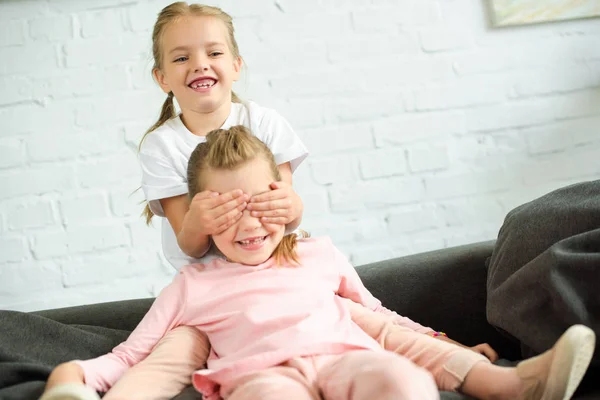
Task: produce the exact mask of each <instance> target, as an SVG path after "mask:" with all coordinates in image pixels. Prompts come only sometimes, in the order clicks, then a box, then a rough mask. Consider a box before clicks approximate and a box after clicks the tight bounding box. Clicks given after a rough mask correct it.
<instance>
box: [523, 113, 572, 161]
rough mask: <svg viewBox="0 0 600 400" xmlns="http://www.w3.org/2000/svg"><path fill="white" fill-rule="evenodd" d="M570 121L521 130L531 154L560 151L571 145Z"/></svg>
mask: <svg viewBox="0 0 600 400" xmlns="http://www.w3.org/2000/svg"><path fill="white" fill-rule="evenodd" d="M569 124H571V121H567V122H565V123H558V124H553V125H544V126H540V127H534V128H527V129H523V130H522V134H523V135H524V136H525V141H526V143H527V150H528V152H529V154H531V155H537V154H544V153H552V152H556V151H562V150H565V149H566V148H568V147H570V146H571V142H572V139H571V130H570V129H569Z"/></svg>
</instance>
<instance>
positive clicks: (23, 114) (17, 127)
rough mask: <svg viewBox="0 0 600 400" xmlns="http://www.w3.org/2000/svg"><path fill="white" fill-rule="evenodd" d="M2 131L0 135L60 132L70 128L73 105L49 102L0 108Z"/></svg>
mask: <svg viewBox="0 0 600 400" xmlns="http://www.w3.org/2000/svg"><path fill="white" fill-rule="evenodd" d="M33 116H35V117H33ZM0 121H2V128H3V129H2V131H1V132H0V136H14V135H18V134H21V133H31V132H35V133H38V132H43V133H44V134H46V135H47V134H49V133H50V132H52V133H54V132H61V131H64V130H68V129H71V128H72V127H73V122H74V121H75V114H74V113H73V106H72V105H71V104H69V103H55V102H54V103H50V104H48V105H46V106H38V105H19V106H14V107H10V108H4V109H0Z"/></svg>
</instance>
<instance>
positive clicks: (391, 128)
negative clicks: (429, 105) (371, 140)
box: [373, 112, 465, 147]
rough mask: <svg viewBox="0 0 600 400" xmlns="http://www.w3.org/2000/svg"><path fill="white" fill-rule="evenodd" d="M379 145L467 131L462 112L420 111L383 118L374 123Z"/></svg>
mask: <svg viewBox="0 0 600 400" xmlns="http://www.w3.org/2000/svg"><path fill="white" fill-rule="evenodd" d="M373 128H374V133H375V139H376V140H377V146H379V147H383V146H386V145H388V144H404V143H410V142H418V141H424V140H430V139H432V138H436V137H443V136H446V135H453V134H461V133H463V132H464V131H465V117H464V115H463V114H462V113H459V112H456V113H450V112H448V113H419V114H407V115H403V116H398V117H392V118H385V119H381V120H379V121H377V122H375V123H374V124H373Z"/></svg>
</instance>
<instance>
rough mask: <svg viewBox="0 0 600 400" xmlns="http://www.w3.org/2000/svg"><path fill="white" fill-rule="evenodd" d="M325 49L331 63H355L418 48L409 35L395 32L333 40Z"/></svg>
mask: <svg viewBox="0 0 600 400" xmlns="http://www.w3.org/2000/svg"><path fill="white" fill-rule="evenodd" d="M327 51H328V53H329V59H330V61H331V62H333V63H347V62H351V63H356V62H357V61H359V62H360V60H369V62H376V61H377V60H380V59H385V58H389V57H390V55H396V54H416V53H418V51H419V49H418V44H417V42H416V40H415V39H414V38H413V37H412V36H411V35H409V34H396V35H393V36H392V35H385V36H380V35H371V36H364V37H360V38H344V39H343V40H335V41H332V42H329V43H328V44H327ZM311 59H312V57H311Z"/></svg>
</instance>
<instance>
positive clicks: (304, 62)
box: [238, 35, 328, 84]
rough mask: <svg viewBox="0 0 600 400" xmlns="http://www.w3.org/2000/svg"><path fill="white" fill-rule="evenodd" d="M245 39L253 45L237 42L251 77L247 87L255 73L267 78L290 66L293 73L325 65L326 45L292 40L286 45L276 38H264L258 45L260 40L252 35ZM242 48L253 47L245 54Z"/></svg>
mask: <svg viewBox="0 0 600 400" xmlns="http://www.w3.org/2000/svg"><path fill="white" fill-rule="evenodd" d="M238 36H239V37H240V38H241V37H242V36H240V35H238ZM246 40H255V42H256V43H253V44H252V45H249V44H247V43H238V45H239V46H240V49H241V50H240V51H241V52H242V54H243V57H244V62H245V63H246V66H247V67H248V74H249V75H250V74H251V75H250V79H249V82H250V84H252V83H254V82H255V81H256V79H257V76H256V75H255V74H256V72H260V73H261V74H264V75H265V77H269V78H270V77H271V76H272V75H273V74H275V75H278V74H279V73H280V72H281V71H282V70H286V69H287V68H289V66H290V65H293V66H294V70H296V71H305V70H314V69H315V68H316V67H319V66H325V65H327V64H328V51H327V50H328V46H327V44H326V43H325V42H323V41H322V40H315V39H312V40H302V41H296V40H295V41H294V45H293V46H290V43H289V41H281V40H280V38H279V37H274V38H266V41H264V42H260V39H259V38H257V37H254V36H253V37H251V38H250V39H246ZM274 40H277V41H274ZM245 48H255V49H256V51H252V52H251V53H246V52H245V51H244V49H245Z"/></svg>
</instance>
